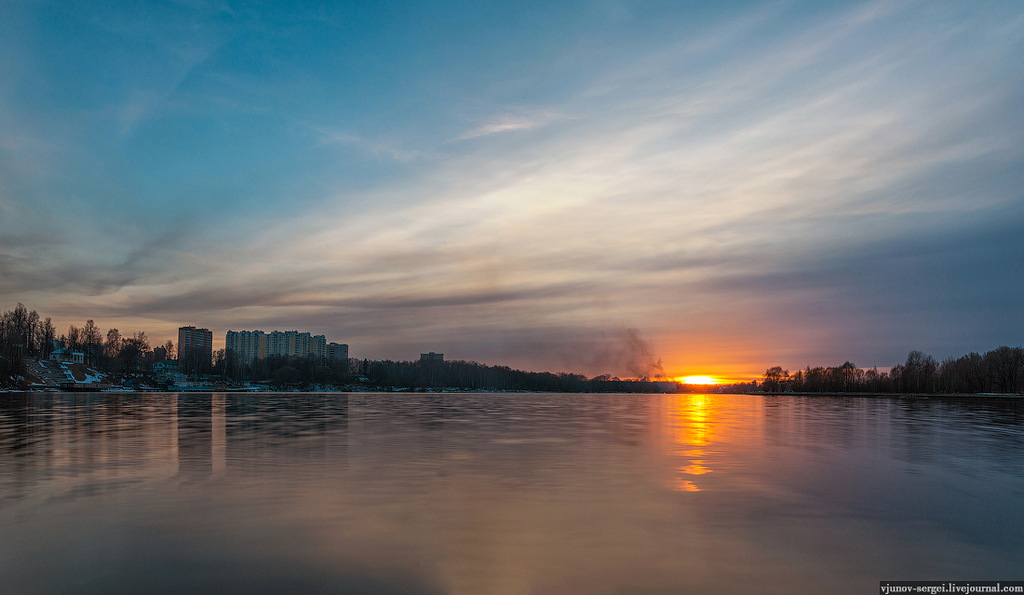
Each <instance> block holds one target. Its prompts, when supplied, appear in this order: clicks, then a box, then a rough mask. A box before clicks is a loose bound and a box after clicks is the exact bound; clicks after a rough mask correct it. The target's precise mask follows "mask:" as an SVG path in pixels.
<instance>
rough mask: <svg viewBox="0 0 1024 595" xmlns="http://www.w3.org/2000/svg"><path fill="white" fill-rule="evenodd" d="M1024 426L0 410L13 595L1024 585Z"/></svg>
mask: <svg viewBox="0 0 1024 595" xmlns="http://www.w3.org/2000/svg"><path fill="white" fill-rule="evenodd" d="M1022 455H1024V403H1022V402H1021V401H1019V400H983V399H979V400H970V401H967V400H963V401H958V400H939V399H932V400H927V399H890V398H838V397H837V398H823V397H813V398H809V397H761V396H742V395H534V394H502V395H486V394H471V395H454V394H428V395H414V394H401V395H398V394H350V395H344V394H261V395H243V394H219V393H214V394H177V395H176V394H93V395H71V394H46V395H42V394H27V395H26V394H0V583H2V588H0V590H2V591H3V592H11V593H60V592H73V593H108V592H155V593H164V592H166V593H180V592H204V591H206V592H239V593H254V592H256V593H258V592H281V591H285V592H325V593H339V592H341V593H345V592H349V593H474V594H475V593H635V592H654V593H680V592H694V593H707V592H715V593H752V592H757V593H804V592H828V593H871V592H877V591H876V589H877V585H878V582H879V581H880V580H945V579H960V580H1009V579H1017V580H1019V579H1020V578H1021V570H1020V569H1021V568H1022V567H1024V565H1022V562H1024V536H1022V528H1024V506H1022V503H1024V456H1022Z"/></svg>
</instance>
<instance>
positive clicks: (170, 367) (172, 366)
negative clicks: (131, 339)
mask: <svg viewBox="0 0 1024 595" xmlns="http://www.w3.org/2000/svg"><path fill="white" fill-rule="evenodd" d="M153 373H154V374H156V375H157V376H169V375H171V374H177V373H178V360H174V359H165V360H163V361H162V362H156V363H155V364H153Z"/></svg>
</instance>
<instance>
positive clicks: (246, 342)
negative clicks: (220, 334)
mask: <svg viewBox="0 0 1024 595" xmlns="http://www.w3.org/2000/svg"><path fill="white" fill-rule="evenodd" d="M224 351H227V352H229V353H232V354H233V355H234V356H235V358H237V359H238V360H239V361H242V362H245V363H247V364H248V363H249V362H251V361H252V360H254V359H263V358H265V357H267V335H266V333H264V332H263V331H228V334H227V336H226V337H225V338H224Z"/></svg>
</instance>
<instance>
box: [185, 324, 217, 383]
mask: <svg viewBox="0 0 1024 595" xmlns="http://www.w3.org/2000/svg"><path fill="white" fill-rule="evenodd" d="M178 361H179V362H181V363H182V364H183V368H184V369H186V370H188V371H190V372H205V371H206V370H208V369H209V368H210V366H211V365H212V364H213V332H212V331H210V329H208V328H196V327H194V326H183V327H181V328H179V329H178Z"/></svg>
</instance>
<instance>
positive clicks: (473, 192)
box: [0, 0, 1024, 386]
mask: <svg viewBox="0 0 1024 595" xmlns="http://www.w3.org/2000/svg"><path fill="white" fill-rule="evenodd" d="M704 4H705V3H701V4H698V5H696V6H694V5H691V4H689V3H664V4H662V3H652V4H648V3H631V2H624V3H623V2H595V3H568V4H564V5H563V3H550V2H526V3H495V4H490V3H466V4H464V5H463V4H451V3H445V2H407V3H399V4H397V5H395V7H393V9H390V10H363V9H360V8H358V3H344V2H341V3H325V4H323V5H319V4H318V5H316V6H307V5H306V4H305V3H299V4H298V5H297V6H294V7H289V8H288V9H287V10H283V9H281V8H280V7H277V6H276V5H275V3H261V2H255V3H245V2H242V3H233V2H228V3H226V4H225V3H206V2H153V1H152V0H139V1H137V2H126V3H114V4H110V3H103V2H100V3H96V2H78V3H50V2H38V1H31V0H30V1H28V2H0V55H3V56H4V58H5V59H4V61H3V76H0V154H2V158H0V180H2V183H0V271H2V274H0V311H7V310H10V309H12V308H13V307H15V305H16V304H18V303H19V302H20V303H23V304H24V305H25V306H27V307H28V308H29V309H30V310H36V311H37V312H38V314H39V316H40V320H44V319H45V318H48V317H49V318H51V319H52V321H51V322H52V324H53V326H54V327H55V330H56V334H57V335H60V334H64V333H66V332H68V330H69V328H70V327H71V326H72V325H74V326H75V327H76V328H81V327H82V326H83V324H84V323H85V322H86V321H87V320H93V321H94V323H95V325H96V326H97V327H99V328H100V330H101V332H103V333H105V332H106V331H107V330H108V329H120V330H119V333H120V334H121V335H126V334H134V333H137V332H145V333H146V336H147V338H148V339H149V342H150V344H151V345H160V344H163V343H164V342H165V341H167V340H172V341H173V340H174V339H176V338H177V329H178V328H180V327H182V326H187V325H193V326H197V327H201V328H208V329H210V330H211V331H212V332H213V349H214V351H217V350H219V349H222V348H226V341H225V338H226V333H227V331H229V330H236V331H239V330H257V329H262V330H264V331H272V330H274V329H288V330H297V331H300V332H311V333H312V335H313V336H316V335H321V334H322V335H324V336H325V337H326V340H327V341H328V342H339V343H344V344H348V345H350V347H351V350H350V355H351V356H352V357H353V358H354V359H360V360H362V359H369V360H392V361H410V360H416V359H417V358H418V357H419V354H421V353H427V352H437V353H444V355H445V358H446V359H448V360H459V361H475V362H479V363H483V364H487V365H502V366H509V367H511V368H513V369H521V370H530V371H545V372H552V373H563V372H566V373H570V372H571V373H574V374H582V375H585V376H587V377H588V378H592V377H598V376H606V375H607V376H609V377H610V378H615V377H617V378H658V379H668V380H672V379H677V377H678V379H679V381H680V382H684V383H686V384H688V385H689V384H696V385H711V384H715V385H718V386H723V385H729V384H733V383H738V382H745V383H749V382H751V381H753V380H758V379H760V378H761V377H762V375H763V373H764V371H765V370H766V369H768V368H769V367H772V366H775V365H780V366H782V367H783V368H787V369H790V370H796V369H801V368H803V367H805V366H807V365H811V366H815V365H835V364H839V363H841V362H844V361H851V362H853V363H855V364H856V365H858V366H860V367H865V368H871V367H875V366H877V367H879V368H888V367H890V366H893V365H894V364H897V363H899V362H901V361H903V360H904V358H905V357H906V356H907V353H908V352H909V351H910V350H912V349H913V350H921V351H922V352H924V353H927V354H930V355H932V356H934V357H935V358H936V359H937V360H939V361H941V360H943V359H944V358H946V357H950V356H959V355H961V354H963V353H966V352H968V351H979V352H980V351H985V350H988V349H992V348H994V347H996V346H999V345H1017V344H1019V343H1020V341H1021V339H1020V338H1021V337H1022V336H1024V318H1022V317H1020V316H1019V304H1020V299H1019V296H1020V295H1021V293H1022V292H1024V276H1021V275H1007V274H1006V271H1008V270H1018V269H1020V268H1021V265H1022V264H1024V255H1022V253H1021V251H1020V246H1021V244H1020V230H1021V228H1022V227H1024V201H1021V200H1020V192H1019V187H1020V184H1019V181H1020V175H1019V172H1020V171H1021V170H1022V168H1024V109H1022V108H1024V99H1022V96H1021V93H1020V89H1022V88H1024V51H1022V41H1021V40H1022V39H1024V37H1022V31H1024V9H1022V5H1021V3H1018V2H1003V3H1000V2H989V3H980V5H979V6H975V5H974V4H973V3H963V2H949V1H948V0H947V1H946V2H941V1H940V2H937V3H931V2H924V3H913V2H910V3H902V2H878V3H874V2H868V3H865V4H861V3H827V4H825V3H813V2H809V3H800V2H793V3H790V2H782V3H779V2H753V3H741V4H732V3H706V6H705V5H704ZM819 4H821V5H820V6H819ZM222 5H225V6H230V9H228V8H224V7H223V6H222ZM442 24H443V25H442ZM581 48H584V49H583V50H581ZM908 48H913V51H908ZM368 64H372V67H368V66H367V65H368ZM951 251H953V253H955V254H957V255H958V256H957V258H955V259H952V260H951V258H950V255H951ZM892 255H897V256H899V257H896V258H891V257H890V256H892ZM951 275H953V276H955V278H957V280H958V281H957V283H955V284H951V283H949V281H948V279H950V278H951ZM906 279H913V280H914V282H913V283H907V282H904V281H905V280H906ZM710 372H714V374H715V376H706V377H705V376H690V375H689V374H691V373H695V374H708V373H710Z"/></svg>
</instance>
